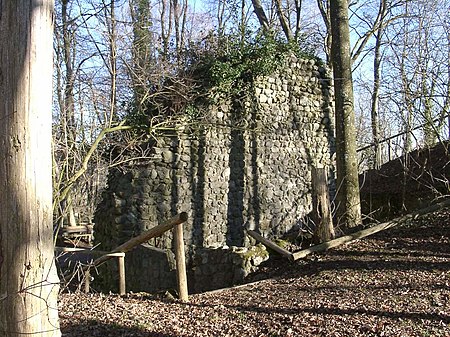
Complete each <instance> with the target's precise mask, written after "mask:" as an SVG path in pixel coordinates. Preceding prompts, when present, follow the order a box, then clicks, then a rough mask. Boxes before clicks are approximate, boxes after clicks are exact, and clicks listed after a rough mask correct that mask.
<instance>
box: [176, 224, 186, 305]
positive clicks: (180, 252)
mask: <svg viewBox="0 0 450 337" xmlns="http://www.w3.org/2000/svg"><path fill="white" fill-rule="evenodd" d="M173 236H174V243H175V260H176V265H177V282H178V295H179V298H180V300H181V301H182V302H187V301H188V300H189V299H188V287H187V276H186V262H185V257H184V239H183V225H182V224H177V225H175V226H174V227H173Z"/></svg>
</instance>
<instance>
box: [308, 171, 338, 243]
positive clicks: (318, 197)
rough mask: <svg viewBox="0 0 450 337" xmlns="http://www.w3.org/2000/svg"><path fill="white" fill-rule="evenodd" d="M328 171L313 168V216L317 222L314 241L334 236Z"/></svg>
mask: <svg viewBox="0 0 450 337" xmlns="http://www.w3.org/2000/svg"><path fill="white" fill-rule="evenodd" d="M327 180H328V179H327V171H326V170H325V169H324V168H316V167H314V168H313V170H312V185H313V210H312V217H313V220H314V222H315V224H316V228H315V230H314V236H313V238H314V242H315V243H321V242H325V241H330V240H331V239H333V238H334V227H333V217H332V216H331V210H330V197H329V195H328V181H327Z"/></svg>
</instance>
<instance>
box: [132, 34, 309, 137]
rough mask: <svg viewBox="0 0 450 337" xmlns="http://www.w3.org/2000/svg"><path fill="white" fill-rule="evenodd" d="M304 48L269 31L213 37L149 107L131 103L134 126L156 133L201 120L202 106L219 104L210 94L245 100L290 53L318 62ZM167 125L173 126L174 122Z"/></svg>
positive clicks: (193, 50) (192, 50)
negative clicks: (179, 123) (156, 128)
mask: <svg viewBox="0 0 450 337" xmlns="http://www.w3.org/2000/svg"><path fill="white" fill-rule="evenodd" d="M300 46H304V43H302V42H301V41H292V42H286V40H283V39H280V38H277V37H276V35H272V34H269V33H260V34H257V35H251V34H249V35H248V36H242V35H241V34H236V35H226V36H221V37H218V36H214V35H211V36H210V37H209V38H208V39H206V40H205V41H203V42H202V44H199V45H193V46H190V49H189V50H187V51H186V54H185V55H186V59H185V61H184V66H183V67H181V68H179V69H178V71H177V74H173V75H172V76H174V77H172V78H167V79H166V80H165V81H164V82H162V85H159V86H158V90H156V92H154V93H153V94H152V95H150V97H151V98H150V99H148V100H147V102H146V104H144V106H145V108H144V109H136V107H135V106H134V105H133V104H131V106H130V109H129V114H128V116H127V119H128V123H129V124H132V125H134V126H135V127H136V129H137V130H139V131H138V133H141V132H142V131H145V130H146V131H147V132H148V131H149V130H154V125H157V124H158V123H161V122H164V121H167V120H172V121H174V122H173V123H172V125H176V121H177V120H180V119H183V120H191V121H193V120H196V119H199V118H201V114H202V111H201V110H202V109H201V108H199V107H201V106H207V105H208V103H211V100H213V98H211V95H209V94H208V92H210V90H214V92H215V93H219V94H220V93H222V94H224V95H227V96H231V97H234V98H235V99H239V98H242V95H243V94H244V93H245V92H246V91H247V90H246V89H247V88H248V86H249V85H252V83H253V81H254V80H255V79H256V78H257V77H260V76H264V75H270V74H273V73H274V72H276V71H277V70H278V69H280V67H282V66H283V64H284V61H285V57H286V55H288V54H292V53H293V54H295V55H296V56H297V57H299V58H314V56H313V54H312V53H311V52H308V51H307V50H305V48H304V47H300ZM176 86H178V88H176ZM166 88H170V90H165V89H166ZM174 88H175V89H174ZM205 103H206V104H205ZM166 126H167V127H170V125H169V124H166Z"/></svg>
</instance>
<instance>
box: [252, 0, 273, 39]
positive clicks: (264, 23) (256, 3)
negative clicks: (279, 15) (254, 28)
mask: <svg viewBox="0 0 450 337" xmlns="http://www.w3.org/2000/svg"><path fill="white" fill-rule="evenodd" d="M252 5H253V10H254V11H255V14H256V17H257V18H258V21H259V24H260V25H261V27H262V28H263V30H264V31H265V32H268V31H269V19H268V18H267V15H266V12H264V8H263V6H262V4H261V0H252Z"/></svg>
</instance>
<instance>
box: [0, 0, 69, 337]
mask: <svg viewBox="0 0 450 337" xmlns="http://www.w3.org/2000/svg"><path fill="white" fill-rule="evenodd" d="M52 14H53V0H40V1H29V0H15V1H0V41H1V43H2V48H1V49H0V92H1V93H2V95H1V96H2V98H1V99H2V103H1V104H0V120H1V123H0V154H1V156H2V159H1V160H0V191H1V194H0V335H1V336H7V337H12V336H14V337H16V336H25V335H39V336H60V335H61V333H60V330H59V320H58V310H57V295H58V284H59V280H58V277H57V274H56V268H55V265H54V257H53V256H54V253H53V243H52V235H53V226H52V177H51V173H52V169H51V163H52V161H51V125H52V123H51V117H52V115H51V111H52V110H51V104H52V97H51V95H52V52H53V48H52V42H53V41H52V33H53V17H52Z"/></svg>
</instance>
